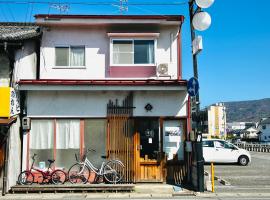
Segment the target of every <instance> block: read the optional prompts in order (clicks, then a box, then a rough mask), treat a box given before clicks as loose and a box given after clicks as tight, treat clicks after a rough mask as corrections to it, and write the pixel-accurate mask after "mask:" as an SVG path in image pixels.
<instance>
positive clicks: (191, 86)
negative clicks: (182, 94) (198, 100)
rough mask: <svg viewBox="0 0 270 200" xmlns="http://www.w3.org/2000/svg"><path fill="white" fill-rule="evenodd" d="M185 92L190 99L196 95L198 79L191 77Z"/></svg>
mask: <svg viewBox="0 0 270 200" xmlns="http://www.w3.org/2000/svg"><path fill="white" fill-rule="evenodd" d="M187 91H188V94H189V95H190V96H192V97H194V96H196V95H197V94H198V91H199V81H198V79H196V78H194V77H192V78H191V79H189V80H188V84H187Z"/></svg>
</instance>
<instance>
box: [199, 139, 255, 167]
mask: <svg viewBox="0 0 270 200" xmlns="http://www.w3.org/2000/svg"><path fill="white" fill-rule="evenodd" d="M203 157H204V161H205V162H206V163H210V162H214V163H239V165H242V166H246V165H247V164H248V163H249V162H251V156H250V153H249V152H248V151H246V150H245V149H241V148H238V147H237V146H235V145H233V144H231V143H229V142H226V141H225V140H220V139H204V140H203Z"/></svg>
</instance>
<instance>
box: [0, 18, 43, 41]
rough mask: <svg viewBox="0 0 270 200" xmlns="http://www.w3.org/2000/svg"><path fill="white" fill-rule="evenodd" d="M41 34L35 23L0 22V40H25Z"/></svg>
mask: <svg viewBox="0 0 270 200" xmlns="http://www.w3.org/2000/svg"><path fill="white" fill-rule="evenodd" d="M40 34H41V32H40V29H39V27H38V26H36V25H35V24H33V23H31V24H25V23H7V22H0V40H1V41H14V40H26V39H30V38H34V37H37V36H39V35H40Z"/></svg>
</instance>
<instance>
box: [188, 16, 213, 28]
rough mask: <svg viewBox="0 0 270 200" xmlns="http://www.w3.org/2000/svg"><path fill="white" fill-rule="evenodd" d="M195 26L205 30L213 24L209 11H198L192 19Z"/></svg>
mask: <svg viewBox="0 0 270 200" xmlns="http://www.w3.org/2000/svg"><path fill="white" fill-rule="evenodd" d="M192 24H193V27H194V28H195V29H196V30H198V31H204V30H206V29H208V28H209V26H210V25H211V17H210V15H209V14H208V13H207V12H198V13H196V14H195V15H194V17H193V20H192Z"/></svg>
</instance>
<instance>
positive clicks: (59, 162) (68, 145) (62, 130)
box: [55, 119, 81, 169]
mask: <svg viewBox="0 0 270 200" xmlns="http://www.w3.org/2000/svg"><path fill="white" fill-rule="evenodd" d="M80 133H81V130H80V120H58V119H57V120H56V134H55V135H56V137H55V138H56V139H55V143H56V145H55V150H56V155H55V164H56V166H57V167H59V168H63V169H69V167H70V166H71V165H72V164H73V163H74V162H75V154H76V153H77V154H78V153H79V152H80V138H81V137H80Z"/></svg>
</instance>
